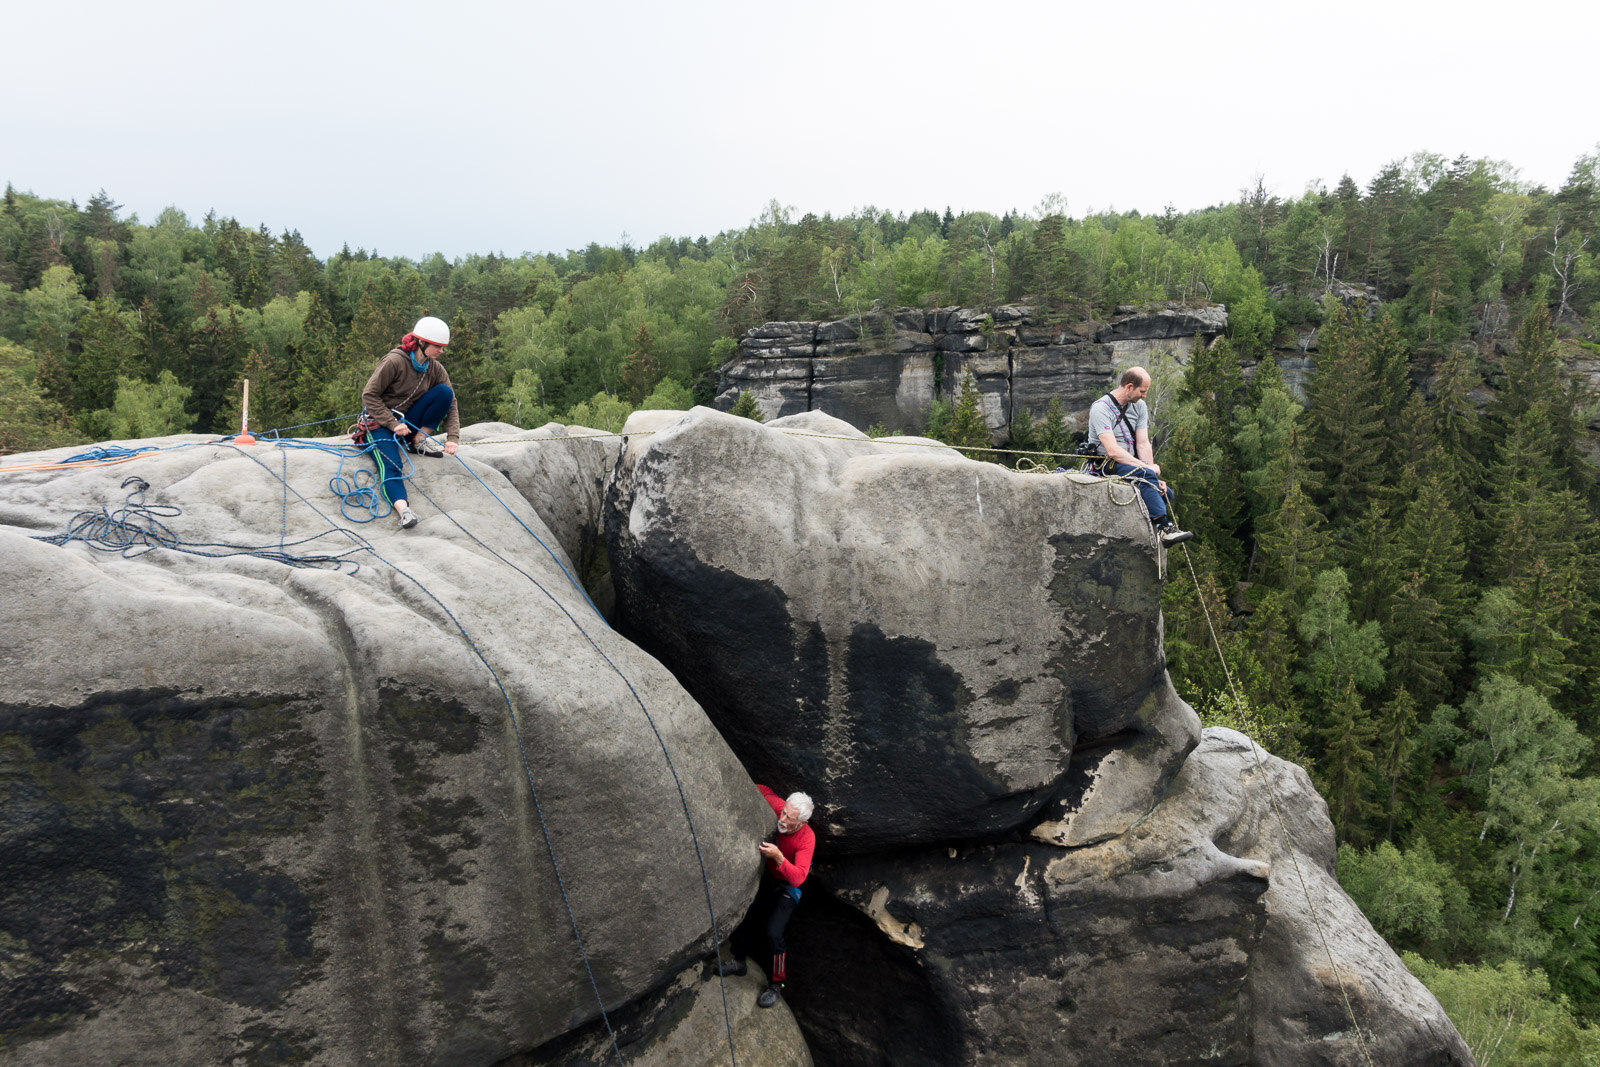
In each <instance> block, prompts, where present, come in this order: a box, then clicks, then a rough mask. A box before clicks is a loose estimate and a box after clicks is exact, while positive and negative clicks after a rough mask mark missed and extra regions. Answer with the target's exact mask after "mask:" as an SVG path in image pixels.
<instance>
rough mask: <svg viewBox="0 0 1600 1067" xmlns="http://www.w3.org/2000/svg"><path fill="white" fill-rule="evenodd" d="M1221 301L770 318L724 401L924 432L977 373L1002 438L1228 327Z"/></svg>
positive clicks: (1079, 404) (1074, 408) (1079, 408)
mask: <svg viewBox="0 0 1600 1067" xmlns="http://www.w3.org/2000/svg"><path fill="white" fill-rule="evenodd" d="M1227 325H1228V313H1227V309H1226V308H1224V307H1223V306H1222V305H1220V304H1202V305H1198V306H1184V305H1176V304H1172V305H1154V306H1150V307H1122V308H1118V309H1117V314H1116V315H1115V316H1113V317H1112V318H1111V319H1110V320H1109V321H1106V322H1097V323H1082V322H1078V323H1066V322H1057V321H1054V320H1053V319H1052V318H1050V317H1047V316H1045V315H1044V314H1043V313H1039V312H1036V311H1035V309H1033V308H1029V307H1023V306H1019V305H1000V306H999V307H994V308H939V309H937V310H935V311H927V312H924V311H918V310H915V309H911V308H901V309H899V310H897V311H894V312H888V311H875V312H872V313H870V314H868V315H863V316H860V317H858V318H850V319H842V320H839V321H836V322H769V323H766V324H765V325H762V326H758V327H755V328H754V329H752V330H750V331H749V333H748V334H747V335H746V337H745V338H744V339H743V340H742V341H741V342H740V345H739V351H738V353H737V354H736V355H735V356H734V358H733V359H732V360H730V361H729V362H728V363H727V364H725V365H724V366H723V367H722V370H721V375H720V378H719V382H718V394H717V407H719V408H721V409H722V410H724V411H725V410H727V409H728V408H730V407H732V406H733V404H734V403H735V401H737V399H738V397H739V394H740V393H743V392H749V393H752V394H754V395H755V397H756V400H757V402H758V403H759V404H760V406H761V410H762V412H763V413H764V414H765V415H766V416H767V417H768V418H777V417H781V416H787V415H795V414H798V413H800V412H804V411H820V412H823V413H825V414H828V415H833V416H835V417H837V418H840V419H843V420H844V421H846V422H848V423H851V424H852V425H855V426H870V425H873V424H881V425H883V426H885V427H887V428H888V429H890V430H898V431H903V430H918V429H920V428H921V427H922V424H923V422H924V420H925V419H926V418H927V414H928V408H929V405H931V404H932V403H933V401H934V400H935V399H936V398H940V397H942V398H944V399H946V400H951V399H953V398H954V397H956V396H958V395H959V390H960V386H961V381H962V380H963V378H964V377H965V375H966V373H967V371H968V370H971V371H972V373H973V375H974V377H975V378H976V380H977V383H978V389H979V393H980V396H981V402H982V407H983V413H984V418H985V420H986V421H987V423H988V425H989V429H990V432H991V433H992V435H993V436H994V439H995V441H996V442H997V443H998V442H1000V441H1004V440H1005V439H1006V438H1007V437H1008V436H1009V435H1010V423H1011V420H1012V419H1013V418H1015V417H1016V416H1017V415H1018V414H1020V413H1021V412H1022V411H1024V410H1027V411H1028V412H1030V413H1031V415H1032V416H1033V417H1034V418H1035V419H1042V418H1043V417H1044V414H1045V410H1046V408H1048V407H1049V405H1050V401H1051V400H1053V399H1057V398H1059V399H1060V400H1061V401H1062V403H1063V405H1064V406H1065V408H1066V410H1067V412H1068V413H1072V414H1079V413H1082V412H1084V411H1086V410H1087V409H1088V407H1089V405H1090V404H1091V403H1093V401H1094V399H1095V398H1096V397H1097V396H1099V395H1100V393H1102V392H1104V391H1105V389H1106V388H1107V387H1108V385H1110V384H1114V383H1111V382H1110V378H1111V375H1112V371H1113V368H1114V367H1116V366H1127V365H1130V364H1132V363H1138V362H1154V361H1155V360H1156V359H1158V358H1160V357H1161V356H1162V355H1163V354H1170V355H1172V356H1173V357H1175V358H1177V359H1178V360H1179V361H1180V362H1183V361H1186V360H1187V358H1188V355H1189V353H1190V351H1191V350H1192V349H1193V347H1194V340H1195V337H1196V336H1197V335H1198V336H1201V337H1203V338H1205V339H1206V340H1208V341H1209V340H1210V339H1212V338H1214V337H1216V336H1217V335H1218V334H1220V333H1221V332H1222V331H1223V330H1225V329H1226V328H1227Z"/></svg>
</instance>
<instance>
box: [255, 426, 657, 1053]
mask: <svg viewBox="0 0 1600 1067" xmlns="http://www.w3.org/2000/svg"><path fill="white" fill-rule="evenodd" d="M227 447H229V448H232V449H234V450H235V451H236V452H238V453H239V454H240V455H242V456H244V457H245V458H246V459H248V460H250V461H251V462H252V463H254V464H256V465H257V466H259V467H260V468H261V469H262V470H265V471H266V472H267V473H268V474H271V475H272V476H273V477H274V478H278V481H279V484H281V485H282V486H283V489H284V492H285V494H288V493H293V494H294V495H295V497H296V498H297V499H298V500H299V501H300V502H301V503H303V504H305V505H306V507H308V508H310V509H311V510H312V512H314V513H315V514H316V515H317V516H318V517H319V518H321V519H322V520H323V521H324V522H326V523H327V524H328V525H329V526H330V527H332V529H333V530H334V531H337V532H339V533H343V534H344V535H345V536H347V537H349V538H350V539H351V540H352V541H353V542H354V543H355V544H356V547H357V548H358V549H360V550H363V551H366V552H368V553H370V554H371V555H372V557H373V558H374V559H376V560H378V561H379V562H380V563H382V564H384V565H385V566H386V567H388V568H389V569H390V570H392V571H394V573H396V574H398V575H400V576H401V577H403V578H405V579H406V580H407V581H409V582H410V583H411V584H412V585H414V586H416V588H417V589H418V591H420V592H421V593H422V594H423V595H424V596H426V597H427V598H428V599H429V600H431V601H433V602H434V604H436V605H437V606H438V608H439V610H440V611H442V612H444V614H445V616H446V617H447V618H448V619H449V620H450V621H451V623H453V624H454V625H455V628H456V630H457V631H459V632H460V634H461V637H462V640H464V641H466V642H467V645H468V647H470V648H471V649H472V652H473V655H475V656H477V657H478V661H479V662H480V663H482V664H483V666H484V669H485V670H487V671H488V672H489V677H490V678H492V679H493V680H494V684H495V687H496V688H497V689H499V690H500V697H501V699H502V700H504V701H505V705H506V714H507V717H508V718H509V719H510V722H511V732H512V736H513V737H514V738H515V740H516V745H517V756H518V758H519V759H520V760H521V762H522V771H523V775H524V777H525V778H526V780H527V783H528V794H529V796H530V797H532V799H533V810H534V815H535V816H536V817H537V818H538V820H539V834H540V836H541V837H542V838H543V840H544V847H545V852H546V854H547V855H549V857H550V868H551V870H552V871H553V872H554V874H555V879H556V889H557V890H558V891H559V892H560V894H561V904H562V906H563V907H564V908H565V909H566V913H567V922H568V924H569V925H570V926H571V928H572V937H573V940H574V941H576V942H577V945H578V955H579V956H580V957H581V958H582V960H583V969H584V973H585V974H586V975H587V976H588V979H589V988H590V989H591V990H592V991H593V992H594V997H595V1002H596V1003H597V1004H598V1005H599V1007H600V1018H601V1020H602V1021H603V1022H604V1023H605V1028H606V1034H607V1035H608V1036H609V1037H610V1039H611V1049H612V1051H613V1052H614V1053H615V1054H616V1057H617V1062H618V1063H619V1064H621V1063H624V1062H625V1061H624V1060H623V1058H622V1049H621V1047H620V1046H619V1045H618V1043H617V1035H616V1031H615V1030H614V1029H613V1028H612V1026H611V1017H610V1015H609V1014H608V1013H607V1012H606V1004H605V998H604V997H603V996H602V995H601V993H600V984H599V982H598V980H597V979H596V978H595V975H594V966H593V964H592V963H591V962H590V960H589V952H588V949H587V948H585V946H584V943H583V934H582V932H581V931H579V929H578V919H577V915H576V914H575V913H574V912H573V910H572V900H571V897H570V896H569V895H568V893H567V886H566V880H565V879H564V878H563V877H562V875H561V864H560V863H559V862H558V861H557V860H556V850H555V844H554V842H552V841H551V839H550V827H549V824H548V822H547V821H546V820H545V816H544V805H543V804H542V803H541V802H540V800H539V789H538V786H537V785H536V784H535V783H534V780H533V764H532V763H531V762H530V761H529V759H528V751H527V747H526V745H525V744H524V743H523V738H522V727H521V725H520V724H519V723H518V722H517V710H516V705H515V703H514V702H513V701H512V699H511V694H510V693H509V692H508V691H507V690H506V687H505V683H504V682H503V681H501V679H500V673H499V672H498V671H496V670H495V669H494V664H492V663H490V662H489V657H488V656H487V655H485V654H484V651H483V649H481V648H480V647H478V643H477V642H476V641H474V640H473V639H472V635H471V634H470V633H468V632H467V628H466V626H464V625H463V624H462V622H461V620H460V619H458V618H457V617H456V614H455V612H453V611H451V610H450V609H449V607H447V606H446V605H445V603H444V601H443V600H441V599H439V597H438V596H437V595H436V594H435V593H434V592H433V590H431V589H429V588H428V587H427V586H426V585H425V584H423V583H422V581H420V580H419V579H418V578H416V577H415V576H413V575H412V574H410V573H409V572H407V571H406V570H405V569H404V568H402V567H400V566H398V565H397V564H395V563H394V562H393V561H391V560H389V559H388V558H386V557H385V556H384V555H383V554H382V553H381V552H379V551H378V550H377V548H375V547H374V546H373V545H372V543H371V542H370V541H368V540H367V539H366V538H365V537H362V536H360V535H359V534H357V533H356V532H355V531H353V530H346V529H344V528H343V527H341V526H340V525H339V524H338V523H336V522H334V521H333V519H332V518H330V517H329V516H328V515H326V514H325V513H324V512H323V511H322V509H320V508H318V507H317V506H316V505H315V504H313V503H312V502H311V501H310V500H308V499H306V497H305V495H304V494H302V493H301V492H300V491H299V490H297V489H295V488H294V486H292V485H290V484H289V480H288V479H287V478H279V477H278V474H277V473H276V472H275V471H273V469H272V468H271V467H269V466H267V465H266V464H265V463H263V462H261V460H260V459H258V458H257V457H255V456H253V455H251V454H250V453H249V452H248V451H246V450H245V449H244V448H242V447H240V446H238V445H232V444H230V445H228V446H227ZM318 536H322V535H320V534H319V535H318Z"/></svg>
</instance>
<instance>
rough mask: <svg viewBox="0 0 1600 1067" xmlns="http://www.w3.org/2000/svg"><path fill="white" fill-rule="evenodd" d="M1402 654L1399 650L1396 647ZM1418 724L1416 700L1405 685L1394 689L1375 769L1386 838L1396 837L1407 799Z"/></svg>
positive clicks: (1380, 729)
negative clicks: (1403, 785)
mask: <svg viewBox="0 0 1600 1067" xmlns="http://www.w3.org/2000/svg"><path fill="white" fill-rule="evenodd" d="M1395 652H1396V658H1397V659H1398V657H1399V651H1398V649H1396V650H1395ZM1416 725H1417V702H1416V701H1415V700H1413V699H1412V697H1411V693H1410V692H1409V691H1408V690H1407V689H1406V687H1405V686H1403V685H1402V686H1400V688H1399V689H1397V690H1396V691H1395V694H1394V699H1393V700H1391V701H1389V702H1388V703H1387V704H1385V705H1384V706H1383V708H1382V709H1381V711H1380V713H1379V716H1378V721H1377V724H1376V726H1377V731H1376V732H1377V753H1376V756H1377V759H1376V766H1375V768H1374V769H1375V770H1376V772H1377V775H1378V780H1379V782H1381V783H1382V785H1383V789H1384V793H1383V795H1384V797H1385V799H1384V800H1382V801H1381V802H1380V803H1381V814H1382V815H1383V817H1384V828H1383V838H1384V840H1385V841H1392V840H1394V824H1395V816H1396V815H1397V814H1398V813H1399V811H1400V806H1401V804H1402V802H1403V801H1404V799H1405V798H1404V796H1403V795H1402V793H1401V788H1400V787H1401V782H1402V781H1403V780H1404V779H1405V778H1406V777H1407V775H1408V773H1409V771H1410V769H1411V755H1412V753H1413V752H1414V751H1415V750H1416V742H1415V740H1414V739H1413V734H1414V732H1415V730H1416Z"/></svg>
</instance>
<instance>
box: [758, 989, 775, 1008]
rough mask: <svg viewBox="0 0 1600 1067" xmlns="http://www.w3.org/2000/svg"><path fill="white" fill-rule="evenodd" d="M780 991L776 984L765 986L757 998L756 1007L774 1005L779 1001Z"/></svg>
mask: <svg viewBox="0 0 1600 1067" xmlns="http://www.w3.org/2000/svg"><path fill="white" fill-rule="evenodd" d="M778 993H779V990H778V987H777V986H775V985H769V986H767V988H765V989H763V990H762V991H761V995H760V996H759V997H757V998H756V1007H758V1008H770V1007H772V1006H773V1005H774V1004H776V1003H778Z"/></svg>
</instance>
